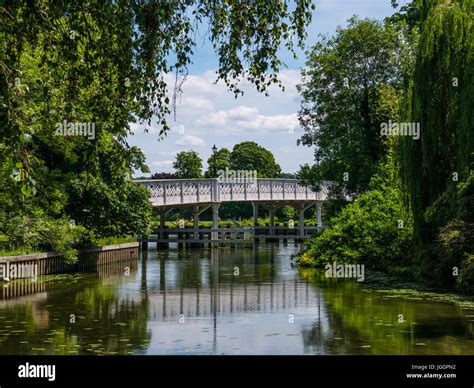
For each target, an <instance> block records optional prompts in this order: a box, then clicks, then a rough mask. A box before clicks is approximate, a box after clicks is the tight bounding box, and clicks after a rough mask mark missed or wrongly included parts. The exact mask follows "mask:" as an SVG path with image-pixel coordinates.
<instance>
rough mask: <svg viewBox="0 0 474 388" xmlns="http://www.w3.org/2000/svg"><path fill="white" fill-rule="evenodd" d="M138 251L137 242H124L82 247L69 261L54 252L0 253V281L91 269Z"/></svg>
mask: <svg viewBox="0 0 474 388" xmlns="http://www.w3.org/2000/svg"><path fill="white" fill-rule="evenodd" d="M138 253H139V243H138V242H128V243H122V244H113V245H104V246H96V247H91V248H88V249H83V250H81V251H79V252H78V255H77V260H76V261H75V262H73V263H69V262H67V261H66V260H65V258H64V257H63V256H62V255H61V254H60V253H57V252H42V253H32V254H25V255H14V256H0V281H10V280H13V279H22V278H32V279H36V278H37V277H38V276H41V275H50V274H59V273H69V272H83V271H90V270H95V269H96V268H97V266H99V265H103V264H111V263H116V262H123V261H130V260H132V259H136V258H138Z"/></svg>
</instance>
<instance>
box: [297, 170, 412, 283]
mask: <svg viewBox="0 0 474 388" xmlns="http://www.w3.org/2000/svg"><path fill="white" fill-rule="evenodd" d="M386 174H387V172H382V173H381V175H376V176H375V177H374V179H373V180H372V183H371V188H370V189H369V191H367V192H365V193H364V194H362V195H361V196H359V197H358V198H357V199H356V200H355V201H354V202H353V203H351V204H349V205H347V206H346V207H344V208H343V209H342V211H341V212H340V213H339V214H338V215H337V216H335V217H333V218H332V219H331V223H330V225H329V226H328V227H327V228H325V229H324V230H323V231H322V232H320V234H319V235H318V236H317V237H315V238H313V239H312V240H311V241H310V243H309V245H308V248H307V249H306V250H305V251H304V252H302V253H301V254H300V256H299V259H298V262H299V263H300V264H301V265H316V266H323V265H326V264H332V263H333V262H337V263H351V264H352V263H360V264H364V265H366V266H367V267H368V268H370V269H374V270H383V271H387V272H390V273H396V274H400V273H402V272H404V273H407V272H408V271H409V267H410V265H411V253H412V252H411V247H412V222H411V220H410V217H409V213H407V211H406V210H405V207H404V206H403V200H402V196H401V194H400V192H399V191H398V190H397V189H395V188H394V185H393V182H392V181H391V180H390V179H388V177H387V176H386ZM400 222H403V224H401V223H400ZM412 275H413V274H412Z"/></svg>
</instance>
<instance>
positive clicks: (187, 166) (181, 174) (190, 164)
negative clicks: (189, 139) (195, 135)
mask: <svg viewBox="0 0 474 388" xmlns="http://www.w3.org/2000/svg"><path fill="white" fill-rule="evenodd" d="M173 168H174V169H175V170H176V172H175V175H176V177H177V178H179V179H182V178H189V179H190V178H201V177H202V159H201V157H200V156H199V154H198V153H197V152H196V151H181V152H178V153H177V154H176V160H175V161H174V163H173Z"/></svg>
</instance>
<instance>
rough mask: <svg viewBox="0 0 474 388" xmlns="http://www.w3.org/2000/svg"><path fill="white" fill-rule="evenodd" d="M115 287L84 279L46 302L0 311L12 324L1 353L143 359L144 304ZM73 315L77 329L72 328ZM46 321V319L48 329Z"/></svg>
mask: <svg viewBox="0 0 474 388" xmlns="http://www.w3.org/2000/svg"><path fill="white" fill-rule="evenodd" d="M118 286H119V285H118V284H117V283H116V279H114V280H113V282H110V281H107V280H105V281H104V280H103V279H102V280H100V279H98V278H96V277H85V278H84V279H83V281H81V282H78V284H71V285H70V286H68V287H67V288H62V289H56V290H54V291H51V292H49V293H48V295H47V298H46V300H44V301H37V302H35V303H32V304H13V305H10V306H8V307H6V308H4V309H2V310H0V315H1V316H5V317H8V318H9V319H8V320H11V321H13V322H14V323H11V325H12V326H13V327H12V328H11V329H10V334H9V335H8V336H6V335H5V334H8V333H3V334H4V335H3V336H0V353H1V354H30V353H33V354H34V353H39V354H72V353H74V352H77V353H81V354H84V353H86V354H87V353H89V354H94V353H97V354H109V353H111V354H127V353H129V352H134V353H141V352H142V351H143V350H142V349H143V347H144V345H146V342H147V341H148V340H149V339H150V334H149V333H148V332H147V321H148V299H147V298H146V297H145V298H141V299H139V300H132V299H131V298H129V297H126V298H124V297H121V296H120V295H119V292H118ZM71 314H74V319H75V323H71V322H70V320H71V318H72V316H71ZM38 317H39V318H40V320H41V322H42V323H43V324H39V323H40V322H38ZM44 317H48V320H47V323H46V324H45V322H44V319H43V318H44ZM21 322H26V323H24V324H21ZM4 329H5V328H4ZM15 330H25V332H21V333H15V332H14V331H15ZM36 349H41V350H36Z"/></svg>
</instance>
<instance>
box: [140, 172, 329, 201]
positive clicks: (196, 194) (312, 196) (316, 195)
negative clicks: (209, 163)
mask: <svg viewBox="0 0 474 388" xmlns="http://www.w3.org/2000/svg"><path fill="white" fill-rule="evenodd" d="M135 182H136V183H138V184H141V185H143V186H145V187H146V188H147V189H148V190H150V193H151V202H152V204H153V206H170V205H193V204H206V203H220V202H242V201H265V202H267V201H288V202H298V201H325V200H326V197H327V191H328V190H327V189H328V185H329V182H322V184H321V190H320V191H318V192H315V191H313V190H312V189H311V188H309V187H308V186H304V185H303V184H302V183H301V182H300V181H299V180H297V179H279V178H278V179H253V180H245V181H242V182H229V181H223V180H220V179H218V178H215V179H148V180H136V181H135Z"/></svg>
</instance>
